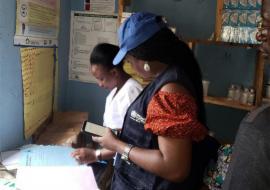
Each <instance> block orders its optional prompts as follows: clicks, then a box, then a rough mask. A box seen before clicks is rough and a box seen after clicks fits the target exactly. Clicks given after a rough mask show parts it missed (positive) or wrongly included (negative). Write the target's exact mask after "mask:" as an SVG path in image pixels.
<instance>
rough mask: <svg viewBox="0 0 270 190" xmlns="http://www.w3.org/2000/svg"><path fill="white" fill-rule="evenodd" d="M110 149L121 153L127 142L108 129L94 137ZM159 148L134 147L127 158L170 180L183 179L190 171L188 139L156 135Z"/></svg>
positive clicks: (189, 143)
mask: <svg viewBox="0 0 270 190" xmlns="http://www.w3.org/2000/svg"><path fill="white" fill-rule="evenodd" d="M93 140H94V141H96V142H98V143H100V145H101V146H102V147H106V148H107V149H110V150H111V151H116V152H118V153H119V154H123V153H124V150H125V147H127V143H125V142H123V141H121V140H119V139H117V138H116V137H115V136H114V135H113V134H112V132H111V131H110V129H107V133H106V135H105V136H103V137H94V138H93ZM158 144H159V150H151V149H142V148H139V147H134V148H132V149H131V151H130V153H129V159H130V161H131V162H133V163H134V164H136V165H138V166H140V167H141V168H143V169H145V170H147V171H149V172H151V173H154V174H155V175H158V176H160V177H163V178H165V179H167V180H170V181H175V182H180V181H182V180H184V179H185V178H186V177H187V176H188V174H189V171H190V164H191V155H192V154H191V152H192V151H191V150H192V144H191V140H189V139H175V138H168V137H162V136H159V137H158Z"/></svg>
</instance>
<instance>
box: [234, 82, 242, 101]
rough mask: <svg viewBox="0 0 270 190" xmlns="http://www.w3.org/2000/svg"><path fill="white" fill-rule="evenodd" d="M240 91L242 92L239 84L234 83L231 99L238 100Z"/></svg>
mask: <svg viewBox="0 0 270 190" xmlns="http://www.w3.org/2000/svg"><path fill="white" fill-rule="evenodd" d="M241 92H242V89H241V86H240V85H235V90H234V96H233V100H235V101H239V100H240V96H241Z"/></svg>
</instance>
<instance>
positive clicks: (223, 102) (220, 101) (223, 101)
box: [204, 96, 256, 111]
mask: <svg viewBox="0 0 270 190" xmlns="http://www.w3.org/2000/svg"><path fill="white" fill-rule="evenodd" d="M204 102H205V103H208V104H215V105H219V106H225V107H230V108H236V109H242V110H246V111H251V110H253V109H255V108H256V106H249V105H243V104H240V103H239V102H238V101H233V100H228V99H227V98H226V97H211V96H206V97H204Z"/></svg>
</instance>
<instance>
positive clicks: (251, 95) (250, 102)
mask: <svg viewBox="0 0 270 190" xmlns="http://www.w3.org/2000/svg"><path fill="white" fill-rule="evenodd" d="M254 100H255V90H254V89H253V88H251V89H249V94H248V99H247V104H248V105H254Z"/></svg>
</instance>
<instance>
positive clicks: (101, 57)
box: [90, 43, 123, 70]
mask: <svg viewBox="0 0 270 190" xmlns="http://www.w3.org/2000/svg"><path fill="white" fill-rule="evenodd" d="M118 51H119V47H118V46H116V45H113V44H109V43H100V44H97V45H96V46H95V47H94V49H93V51H92V53H91V56H90V63H91V64H92V65H102V66H104V67H106V68H107V69H108V70H111V69H113V68H117V69H120V70H123V64H122V62H121V63H120V64H118V65H113V63H112V62H113V59H114V57H115V56H116V54H117V53H118Z"/></svg>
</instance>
